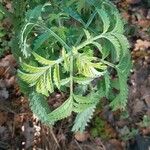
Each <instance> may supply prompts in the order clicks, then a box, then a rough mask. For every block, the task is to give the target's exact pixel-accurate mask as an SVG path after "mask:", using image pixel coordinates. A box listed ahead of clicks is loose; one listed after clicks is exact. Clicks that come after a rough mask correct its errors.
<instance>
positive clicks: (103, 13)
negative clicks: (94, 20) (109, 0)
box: [96, 8, 110, 33]
mask: <svg viewBox="0 0 150 150" xmlns="http://www.w3.org/2000/svg"><path fill="white" fill-rule="evenodd" d="M96 10H97V12H98V14H99V16H100V18H101V19H102V21H103V33H106V32H107V31H108V29H109V27H110V20H109V17H108V15H107V13H106V11H105V10H104V9H98V8H97V9H96Z"/></svg>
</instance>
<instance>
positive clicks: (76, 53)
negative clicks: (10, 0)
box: [12, 0, 131, 131]
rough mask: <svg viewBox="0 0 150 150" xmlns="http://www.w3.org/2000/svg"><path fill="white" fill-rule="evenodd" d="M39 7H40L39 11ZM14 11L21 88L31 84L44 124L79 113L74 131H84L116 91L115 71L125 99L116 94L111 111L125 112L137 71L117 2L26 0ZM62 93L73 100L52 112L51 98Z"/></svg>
mask: <svg viewBox="0 0 150 150" xmlns="http://www.w3.org/2000/svg"><path fill="white" fill-rule="evenodd" d="M14 1H17V0H14ZM20 3H21V4H20ZM37 3H38V4H40V5H37V6H36V7H35V8H33V6H34V5H35V4H37ZM14 4H15V3H14ZM20 5H21V7H20ZM27 6H28V7H27ZM14 8H15V12H16V13H15V17H14V30H15V38H14V41H13V45H12V47H13V53H14V54H16V52H17V55H16V56H17V57H18V58H19V60H20V69H19V71H18V77H19V79H20V80H21V82H20V83H21V87H23V85H24V86H25V87H26V85H28V87H29V89H30V93H26V94H28V95H29V99H30V106H31V109H32V111H33V113H35V114H36V115H37V116H38V117H39V119H40V120H41V121H42V122H44V123H46V124H54V123H55V122H57V121H59V120H61V119H64V118H66V117H68V116H70V115H71V114H72V113H73V112H74V113H77V114H78V115H77V117H76V119H75V123H74V126H73V129H72V130H73V131H78V130H80V131H83V130H84V129H85V126H86V125H87V123H88V122H89V120H90V119H91V117H92V115H93V112H94V110H95V108H96V105H97V104H98V103H99V101H100V99H102V98H103V97H107V98H109V95H110V93H112V92H113V89H114V87H112V86H111V83H112V82H111V81H112V72H114V70H115V71H116V72H117V75H116V78H118V80H117V82H118V85H119V87H118V89H117V90H118V91H119V92H118V93H119V94H117V93H114V94H115V99H110V100H111V103H110V106H111V107H112V109H113V110H117V109H125V107H126V103H127V94H128V88H127V83H126V82H127V78H128V75H129V72H130V68H131V60H130V54H129V51H128V48H129V43H128V41H127V39H126V37H125V36H124V35H123V23H122V21H121V17H120V15H119V13H118V10H117V9H116V7H115V6H114V5H113V4H112V3H111V2H109V1H107V0H71V1H68V0H64V1H61V2H60V1H57V0H53V1H52V2H51V4H50V3H46V4H44V5H42V2H41V1H40V0H36V1H32V2H31V1H25V0H21V1H19V3H18V5H15V6H14ZM27 8H28V11H27V12H26V14H24V12H25V11H23V10H25V9H27ZM17 18H18V19H17ZM17 27H18V29H17ZM18 41H20V43H19V45H18ZM15 49H16V50H15ZM62 89H66V90H62ZM80 89H82V90H80ZM22 90H23V91H24V90H25V88H22ZM58 90H60V91H63V92H65V94H66V95H67V96H68V98H67V100H66V101H65V102H64V103H63V104H62V105H61V106H59V107H58V108H56V109H55V110H50V109H49V107H48V104H47V102H46V97H48V96H49V95H50V94H52V93H53V92H54V91H58ZM79 90H80V92H78V91H79Z"/></svg>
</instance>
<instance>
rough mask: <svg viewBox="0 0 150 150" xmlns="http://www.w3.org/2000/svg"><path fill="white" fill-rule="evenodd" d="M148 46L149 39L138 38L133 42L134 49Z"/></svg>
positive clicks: (149, 45)
mask: <svg viewBox="0 0 150 150" xmlns="http://www.w3.org/2000/svg"><path fill="white" fill-rule="evenodd" d="M148 48H150V41H147V40H144V41H143V40H141V39H138V40H137V41H136V44H135V48H134V51H138V50H146V49H148Z"/></svg>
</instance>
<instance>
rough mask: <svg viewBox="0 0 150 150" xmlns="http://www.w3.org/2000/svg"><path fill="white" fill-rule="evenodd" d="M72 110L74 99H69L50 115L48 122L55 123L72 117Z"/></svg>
mask: <svg viewBox="0 0 150 150" xmlns="http://www.w3.org/2000/svg"><path fill="white" fill-rule="evenodd" d="M72 108H73V105H72V99H70V98H69V99H68V100H66V101H65V102H64V103H63V104H62V105H61V106H60V107H58V108H57V109H55V110H54V111H52V112H51V113H50V114H48V120H49V121H50V122H52V123H53V122H56V121H58V120H61V119H63V118H66V117H68V116H70V115H71V112H72V110H73V109H72Z"/></svg>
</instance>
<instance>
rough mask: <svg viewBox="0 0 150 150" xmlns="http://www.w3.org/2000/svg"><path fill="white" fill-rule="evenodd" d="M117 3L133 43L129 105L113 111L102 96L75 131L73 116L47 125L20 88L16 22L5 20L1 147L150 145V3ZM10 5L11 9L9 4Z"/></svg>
mask: <svg viewBox="0 0 150 150" xmlns="http://www.w3.org/2000/svg"><path fill="white" fill-rule="evenodd" d="M115 3H116V5H117V6H118V8H119V10H120V12H121V14H122V17H123V19H124V20H125V22H126V27H125V29H126V35H127V37H128V39H129V41H130V44H131V49H130V50H131V54H132V61H133V68H132V71H131V76H130V78H129V81H128V84H129V98H128V106H127V110H126V111H124V112H120V111H117V112H112V111H111V110H110V108H109V105H108V104H107V102H106V101H105V100H103V102H102V104H101V106H98V109H97V110H96V113H95V115H94V117H93V120H92V123H91V124H89V127H88V128H87V129H86V132H84V133H75V134H73V133H72V132H70V127H71V126H72V123H71V121H72V118H73V116H71V117H70V118H69V119H65V120H63V121H60V122H58V123H57V124H56V126H55V127H53V128H48V127H46V126H44V125H42V124H41V123H40V122H39V121H38V119H37V118H36V116H34V115H33V114H32V112H31V111H30V108H29V105H28V100H27V98H26V97H24V96H23V95H22V94H21V93H20V91H19V87H18V85H17V80H16V72H17V64H16V61H15V59H14V57H13V56H12V54H11V53H10V52H9V51H10V48H9V44H10V42H9V40H10V37H11V32H10V31H11V28H10V27H11V25H10V23H9V20H8V19H3V21H1V22H0V49H6V50H8V52H6V53H5V54H4V55H3V56H2V57H1V59H0V150H17V149H20V150H21V149H35V150H59V149H60V150H67V149H68V150H149V149H150V2H148V0H145V1H144V0H124V1H121V0H115ZM6 7H8V9H9V8H10V6H9V3H8V5H6ZM0 17H1V16H0ZM3 28H4V29H5V32H4V31H3ZM62 98H63V95H61V94H59V93H55V94H54V96H53V100H54V101H57V102H59V101H61V99H62Z"/></svg>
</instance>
